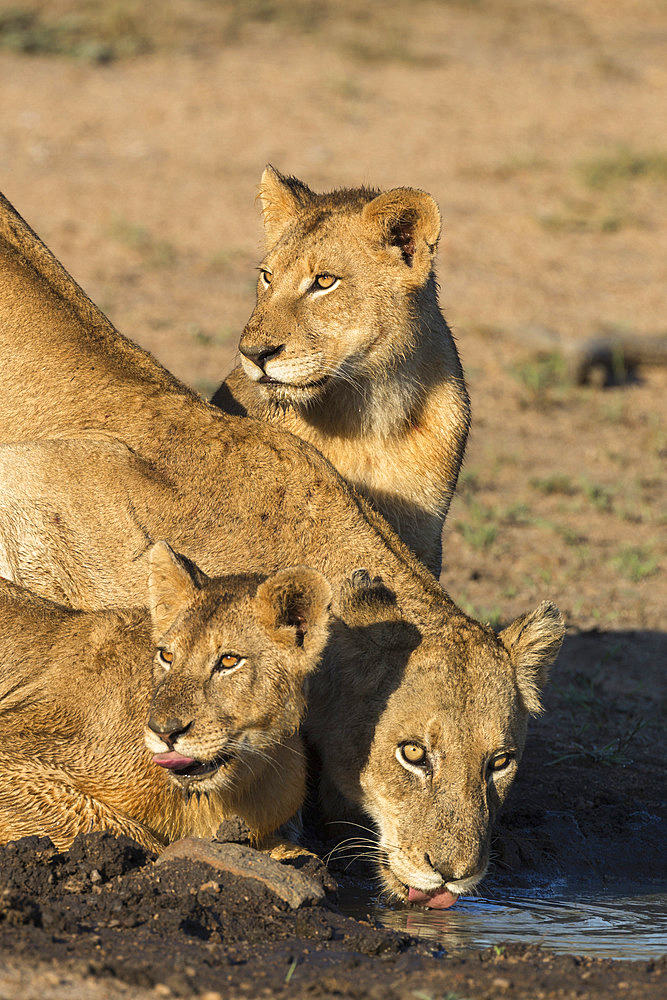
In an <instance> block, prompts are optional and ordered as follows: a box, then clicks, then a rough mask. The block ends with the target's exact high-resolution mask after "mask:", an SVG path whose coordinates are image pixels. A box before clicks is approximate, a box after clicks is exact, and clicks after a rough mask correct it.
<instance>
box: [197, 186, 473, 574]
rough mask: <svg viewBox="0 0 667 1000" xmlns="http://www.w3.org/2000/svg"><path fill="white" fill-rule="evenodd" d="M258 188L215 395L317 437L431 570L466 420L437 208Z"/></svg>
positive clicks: (222, 402)
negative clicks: (249, 272)
mask: <svg viewBox="0 0 667 1000" xmlns="http://www.w3.org/2000/svg"><path fill="white" fill-rule="evenodd" d="M260 197H261V201H262V207H263V211H264V224H265V230H266V243H267V254H266V256H265V258H264V260H263V262H262V265H261V268H260V273H259V281H258V286H257V305H256V307H255V310H254V312H253V314H252V316H251V317H250V319H249V321H248V324H247V325H246V328H245V330H244V331H243V335H242V337H241V341H240V344H239V349H240V351H241V355H242V363H241V365H240V366H239V367H238V368H236V369H235V370H234V371H233V372H232V373H231V374H230V375H229V376H228V378H227V379H226V380H225V382H223V384H222V385H221V386H220V388H219V389H218V391H217V392H216V393H215V395H214V396H213V399H212V402H213V403H214V404H215V405H217V406H219V407H220V408H221V409H223V410H226V411H227V412H229V413H231V414H237V415H250V416H252V417H256V418H258V419H263V420H269V421H271V422H273V423H275V424H278V425H279V426H282V427H284V428H285V429H286V430H289V431H291V432H292V433H294V434H296V435H298V436H299V437H301V438H303V439H304V440H306V441H309V442H310V443H311V444H313V445H314V446H315V447H316V448H318V449H319V451H321V452H322V453H323V454H324V455H325V456H326V457H327V458H328V459H329V461H330V462H331V463H332V464H333V465H334V466H335V467H336V468H337V469H338V471H339V472H340V473H341V475H342V476H344V478H345V479H347V480H348V482H350V483H352V484H353V485H354V486H355V487H356V488H357V489H358V490H359V491H360V492H361V493H362V494H364V495H365V496H366V497H367V498H368V499H370V500H371V502H372V503H373V504H374V505H375V506H376V507H377V509H378V510H379V511H380V512H381V513H382V514H384V516H385V517H386V518H387V520H388V521H389V522H390V524H391V525H392V526H393V527H394V528H395V530H396V531H397V532H398V534H399V535H400V536H401V537H402V538H403V540H404V541H405V542H406V543H407V544H408V545H409V546H410V548H411V549H412V550H413V551H414V552H415V553H416V554H417V555H418V556H419V558H420V559H421V560H422V561H423V562H425V563H426V564H427V565H428V567H429V568H430V569H431V570H432V571H433V572H434V573H435V574H436V575H438V574H439V572H440V564H441V541H440V538H441V534H442V526H443V523H444V520H445V517H446V516H447V511H448V509H449V504H450V501H451V498H452V494H453V492H454V488H455V486H456V481H457V478H458V473H459V468H460V465H461V461H462V458H463V451H464V448H465V443H466V439H467V435H468V425H469V402H468V395H467V392H466V387H465V383H464V379H463V373H462V370H461V364H460V362H459V357H458V354H457V351H456V346H455V344H454V341H453V338H452V335H451V333H450V331H449V328H448V326H447V324H446V323H445V320H444V319H443V317H442V314H441V312H440V309H439V307H438V299H437V285H436V279H435V274H434V271H433V261H434V257H435V252H436V249H437V243H438V238H439V234H440V213H439V211H438V207H437V205H436V203H435V202H434V200H433V199H432V198H431V197H430V195H427V194H425V193H424V192H422V191H416V190H413V189H412V188H397V189H395V190H392V191H387V192H384V193H383V194H380V193H379V192H377V191H373V190H371V189H369V188H362V189H359V190H343V191H335V192H333V193H331V194H323V195H319V194H315V193H314V192H312V191H311V190H310V189H309V188H308V187H306V185H305V184H303V183H302V182H301V181H298V180H296V178H293V177H284V176H282V175H281V174H279V173H278V172H277V171H276V170H274V169H273V168H272V167H267V169H266V170H265V171H264V175H263V177H262V183H261V188H260Z"/></svg>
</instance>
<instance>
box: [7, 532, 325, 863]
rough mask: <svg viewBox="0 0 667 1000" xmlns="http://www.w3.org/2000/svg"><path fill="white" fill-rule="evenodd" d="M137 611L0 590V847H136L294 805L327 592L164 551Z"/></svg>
mask: <svg viewBox="0 0 667 1000" xmlns="http://www.w3.org/2000/svg"><path fill="white" fill-rule="evenodd" d="M149 562H150V579H149V584H148V589H147V604H148V605H149V608H150V610H147V611H144V610H132V611H74V610H72V609H68V608H64V607H62V606H60V605H57V604H54V603H52V602H51V601H48V600H44V599H42V598H39V597H36V596H34V595H32V594H30V593H29V592H27V591H25V590H23V589H22V588H20V587H17V586H15V585H14V584H12V583H10V582H8V581H6V580H2V581H0V714H1V715H2V722H3V756H2V761H0V841H3V842H4V841H7V840H12V839H16V838H18V837H22V836H28V835H32V834H37V835H39V836H48V837H50V838H51V840H53V842H54V843H55V844H56V846H57V847H58V848H61V849H64V848H66V847H68V846H69V844H70V843H71V841H72V840H73V838H74V837H75V836H76V835H77V833H81V832H86V831H88V830H93V829H98V830H100V829H101V830H109V831H111V832H114V833H117V834H118V833H124V834H127V835H128V836H131V837H134V839H135V840H138V841H139V842H140V843H143V844H144V845H145V846H147V847H149V848H151V849H155V850H157V849H159V848H160V846H161V845H164V844H165V843H167V842H169V841H171V840H174V839H177V838H179V837H182V836H185V835H188V834H195V835H199V836H212V835H213V834H214V833H215V831H216V829H217V827H218V825H219V823H220V822H221V820H222V819H224V818H225V817H226V816H230V815H238V816H240V817H242V819H243V820H244V821H245V822H246V824H247V826H248V827H249V829H250V832H251V835H252V836H253V837H254V839H255V840H259V839H261V838H262V837H263V836H265V835H266V834H269V833H271V832H272V831H274V830H275V829H276V828H277V827H278V826H280V825H281V824H282V823H284V822H286V821H287V820H288V819H289V818H290V816H292V815H293V814H294V813H295V812H296V810H297V809H298V808H299V806H300V805H301V801H302V798H303V794H304V784H305V768H304V757H303V752H302V746H301V741H300V738H299V736H298V735H297V730H298V727H299V723H300V721H301V718H302V715H303V713H304V710H305V702H304V695H303V685H304V681H305V678H306V676H307V675H308V673H310V672H311V671H312V670H313V669H314V668H315V666H316V665H317V661H318V659H319V655H320V653H321V651H322V648H323V646H324V642H325V639H326V634H327V618H328V603H329V600H330V590H329V587H328V584H326V582H325V581H324V578H323V577H322V576H321V575H320V574H319V573H317V572H315V571H314V570H311V569H307V568H306V567H298V568H296V569H290V570H285V571H282V572H279V573H277V574H275V575H274V576H273V577H270V578H269V579H267V580H264V581H262V580H261V578H258V577H248V576H239V577H219V578H215V579H209V578H208V577H206V576H205V575H204V574H203V573H202V572H201V571H200V570H199V569H198V568H197V567H195V566H194V565H193V564H192V563H190V562H189V561H187V560H184V559H183V558H182V557H179V556H176V555H175V554H174V553H173V552H172V550H171V549H170V548H169V546H167V545H166V543H158V544H157V545H154V546H153V547H152V549H151V550H150V553H149Z"/></svg>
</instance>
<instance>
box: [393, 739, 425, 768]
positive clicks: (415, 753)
mask: <svg viewBox="0 0 667 1000" xmlns="http://www.w3.org/2000/svg"><path fill="white" fill-rule="evenodd" d="M399 753H400V755H401V757H402V758H403V760H404V761H406V763H408V764H414V765H416V766H419V765H420V764H423V763H424V761H425V760H426V750H424V748H423V747H420V745H419V743H403V744H402V746H400V747H399Z"/></svg>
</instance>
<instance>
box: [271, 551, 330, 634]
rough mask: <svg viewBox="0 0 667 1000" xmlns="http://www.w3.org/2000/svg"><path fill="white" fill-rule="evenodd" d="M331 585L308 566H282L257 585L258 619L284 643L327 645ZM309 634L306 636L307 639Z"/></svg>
mask: <svg viewBox="0 0 667 1000" xmlns="http://www.w3.org/2000/svg"><path fill="white" fill-rule="evenodd" d="M330 604H331V587H330V586H329V584H328V583H327V581H326V580H325V578H324V577H323V576H322V574H321V573H318V571H317V570H315V569H311V568H310V567H309V566H294V567H292V568H291V569H283V570H280V571H279V572H278V573H276V574H275V575H274V576H271V577H269V578H268V580H265V581H264V582H263V583H261V584H260V585H259V587H258V588H257V594H256V595H255V612H256V614H257V619H258V621H259V622H260V623H261V625H262V626H263V627H264V628H265V629H266V631H267V632H268V633H269V635H270V636H271V638H272V639H273V640H274V642H277V643H280V645H282V646H296V647H299V646H303V645H304V643H305V642H307V643H308V648H309V651H310V650H311V649H312V648H313V646H314V644H318V643H319V644H321V647H323V646H324V643H325V641H326V635H327V628H328V624H329V605H330ZM306 637H307V639H306Z"/></svg>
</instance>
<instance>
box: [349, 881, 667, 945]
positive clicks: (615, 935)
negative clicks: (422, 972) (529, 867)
mask: <svg viewBox="0 0 667 1000" xmlns="http://www.w3.org/2000/svg"><path fill="white" fill-rule="evenodd" d="M633 890H634V891H633V894H632V895H630V894H627V887H625V892H623V891H620V892H619V891H618V890H617V891H614V890H613V889H610V888H605V889H604V890H601V891H598V892H594V893H593V892H580V893H577V894H576V895H575V894H574V893H573V892H572V890H571V889H569V890H568V889H565V890H564V889H562V888H559V891H558V893H557V894H556V893H555V892H554V893H553V895H551V896H549V893H548V892H542V891H540V894H539V897H538V896H537V894H536V893H533V894H530V893H528V892H523V891H520V892H514V893H508V894H505V895H504V896H503V899H502V900H500V899H495V900H491V899H475V898H472V897H470V898H463V899H460V900H459V902H458V903H457V904H456V906H454V907H452V909H450V910H420V909H417V908H416V907H404V908H400V907H398V908H393V909H389V908H386V907H384V906H380V905H379V904H377V903H374V902H372V901H371V902H370V904H369V900H370V896H369V895H368V894H366V893H361V892H360V891H359V888H358V887H357V888H356V889H349V890H343V893H342V894H341V908H342V909H343V910H344V911H345V912H346V913H350V914H352V915H355V916H360V915H362V914H363V915H365V914H366V913H369V914H370V915H371V916H373V917H375V919H376V920H378V921H380V923H382V924H384V925H385V926H387V927H392V928H394V929H395V930H407V931H409V933H410V934H412V935H414V936H415V937H420V938H429V939H432V940H434V941H439V942H440V943H441V944H442V945H443V946H444V947H445V948H446V949H447V950H448V951H452V952H456V951H462V950H464V949H466V948H487V947H489V946H491V945H494V944H499V943H500V942H503V941H512V942H522V943H528V942H529V943H533V944H537V943H539V944H542V945H543V946H544V947H545V948H548V949H549V950H550V951H558V952H568V953H573V954H579V955H595V956H599V957H602V958H626V959H650V958H656V957H658V956H659V955H661V954H664V953H665V952H666V951H667V894H665V893H656V892H655V889H654V887H653V888H652V889H648V891H647V894H646V895H637V894H636V892H637V886H636V885H635V886H633ZM362 897H363V898H362Z"/></svg>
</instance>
